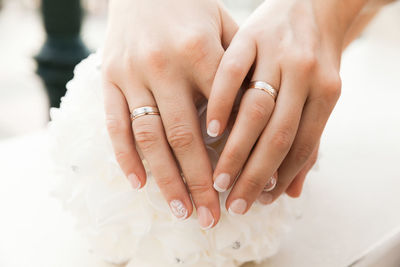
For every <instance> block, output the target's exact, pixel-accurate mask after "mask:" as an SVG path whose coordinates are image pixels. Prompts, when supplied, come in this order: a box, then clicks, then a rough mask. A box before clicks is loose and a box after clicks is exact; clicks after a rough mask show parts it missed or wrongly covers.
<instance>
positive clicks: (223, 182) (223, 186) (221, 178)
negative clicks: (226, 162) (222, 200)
mask: <svg viewBox="0 0 400 267" xmlns="http://www.w3.org/2000/svg"><path fill="white" fill-rule="evenodd" d="M230 182H231V177H230V176H229V174H227V173H221V174H219V175H218V176H217V178H215V181H214V189H215V190H217V191H218V192H221V193H222V192H225V191H226V190H227V189H228V186H229V183H230Z"/></svg>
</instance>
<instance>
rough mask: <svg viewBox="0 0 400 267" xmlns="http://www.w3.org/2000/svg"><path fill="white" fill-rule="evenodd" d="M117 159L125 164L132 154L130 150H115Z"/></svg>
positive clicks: (122, 164)
mask: <svg viewBox="0 0 400 267" xmlns="http://www.w3.org/2000/svg"><path fill="white" fill-rule="evenodd" d="M115 159H116V160H117V162H118V163H119V165H121V166H125V165H126V163H127V162H129V159H130V154H129V152H128V151H123V150H121V151H115Z"/></svg>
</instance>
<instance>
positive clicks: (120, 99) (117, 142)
mask: <svg viewBox="0 0 400 267" xmlns="http://www.w3.org/2000/svg"><path fill="white" fill-rule="evenodd" d="M103 88H104V100H105V112H106V116H105V117H106V124H107V129H108V133H109V135H110V138H111V142H112V145H113V148H114V153H115V156H116V159H117V161H118V164H119V165H120V167H121V169H122V171H123V172H124V173H125V175H126V177H127V178H128V180H129V182H130V183H131V185H132V187H133V188H135V189H139V188H141V187H142V186H144V184H145V183H146V172H145V170H144V167H143V164H142V161H141V159H140V157H139V155H138V153H137V151H136V148H135V143H134V139H133V133H132V128H131V122H130V119H129V114H130V112H129V108H128V105H127V103H126V99H125V97H124V95H123V94H122V92H121V91H120V89H119V88H118V87H116V86H115V85H113V84H112V83H110V82H104V83H103Z"/></svg>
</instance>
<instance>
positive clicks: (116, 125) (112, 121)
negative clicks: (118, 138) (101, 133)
mask: <svg viewBox="0 0 400 267" xmlns="http://www.w3.org/2000/svg"><path fill="white" fill-rule="evenodd" d="M106 126H107V130H108V132H109V133H110V135H115V134H118V133H121V132H125V131H127V130H128V127H127V126H126V124H125V123H124V122H123V121H122V120H121V119H119V118H117V116H115V115H113V114H107V115H106Z"/></svg>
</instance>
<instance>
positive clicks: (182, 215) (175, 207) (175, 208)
mask: <svg viewBox="0 0 400 267" xmlns="http://www.w3.org/2000/svg"><path fill="white" fill-rule="evenodd" d="M169 206H170V208H171V211H172V213H173V214H174V215H175V217H176V218H178V219H179V220H182V221H183V220H185V219H186V218H187V216H188V210H187V208H186V207H185V205H183V203H182V201H180V200H177V199H174V200H172V201H171V202H170V203H169Z"/></svg>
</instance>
